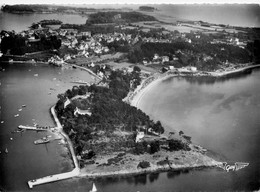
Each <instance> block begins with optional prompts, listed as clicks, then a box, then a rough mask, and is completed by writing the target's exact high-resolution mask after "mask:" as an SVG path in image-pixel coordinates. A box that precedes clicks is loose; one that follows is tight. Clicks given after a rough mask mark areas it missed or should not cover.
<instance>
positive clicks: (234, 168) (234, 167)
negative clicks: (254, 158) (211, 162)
mask: <svg viewBox="0 0 260 192" xmlns="http://www.w3.org/2000/svg"><path fill="white" fill-rule="evenodd" d="M248 165H249V163H243V162H236V163H234V164H229V163H227V162H222V164H220V165H218V167H220V168H222V169H224V170H225V171H227V172H229V171H238V170H239V169H242V168H244V167H247V166H248Z"/></svg>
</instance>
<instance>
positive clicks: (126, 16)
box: [86, 11, 156, 24]
mask: <svg viewBox="0 0 260 192" xmlns="http://www.w3.org/2000/svg"><path fill="white" fill-rule="evenodd" d="M139 21H156V19H155V18H154V17H153V16H149V15H144V14H142V13H139V12H135V11H133V12H117V11H111V12H97V13H93V14H90V15H89V18H88V20H87V22H86V24H101V23H115V22H116V23H117V22H124V23H132V22H139Z"/></svg>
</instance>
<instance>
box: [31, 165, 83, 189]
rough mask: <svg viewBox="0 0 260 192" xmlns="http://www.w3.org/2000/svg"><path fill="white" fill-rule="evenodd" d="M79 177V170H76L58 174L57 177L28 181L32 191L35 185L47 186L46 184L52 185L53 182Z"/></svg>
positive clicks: (51, 176)
mask: <svg viewBox="0 0 260 192" xmlns="http://www.w3.org/2000/svg"><path fill="white" fill-rule="evenodd" d="M78 175H79V169H77V168H75V169H73V170H72V171H70V172H67V173H60V174H56V175H50V176H46V177H42V178H39V179H34V180H30V181H28V185H29V188H30V189H32V188H33V186H35V185H41V184H45V183H51V182H55V181H60V180H64V179H69V178H72V177H75V176H78Z"/></svg>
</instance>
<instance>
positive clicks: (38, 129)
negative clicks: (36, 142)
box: [18, 125, 49, 131]
mask: <svg viewBox="0 0 260 192" xmlns="http://www.w3.org/2000/svg"><path fill="white" fill-rule="evenodd" d="M18 128H19V129H26V130H33V131H47V130H49V128H48V127H40V126H27V125H26V126H25V125H19V126H18Z"/></svg>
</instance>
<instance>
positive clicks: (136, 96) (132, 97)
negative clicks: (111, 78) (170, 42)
mask: <svg viewBox="0 0 260 192" xmlns="http://www.w3.org/2000/svg"><path fill="white" fill-rule="evenodd" d="M259 67H260V64H256V65H249V66H246V67H243V68H239V69H234V70H231V71H223V72H204V71H199V72H196V73H193V76H208V77H216V78H220V77H224V76H228V75H231V74H236V73H242V72H244V71H246V70H250V69H254V68H259ZM179 76H182V77H185V76H191V75H190V74H189V75H187V74H182V73H179V74H174V73H172V72H171V71H170V72H166V73H164V74H158V73H157V74H153V75H152V76H150V77H148V78H147V79H144V80H143V81H142V83H141V85H139V86H138V87H137V88H136V89H135V90H134V92H132V93H130V94H129V95H128V96H127V98H125V99H124V101H126V102H127V103H129V104H130V105H132V106H135V107H137V108H138V104H139V102H140V100H141V99H142V98H143V96H144V95H145V94H146V93H147V92H148V91H149V90H150V89H152V88H153V87H154V86H156V85H157V84H158V83H159V82H160V81H162V80H164V79H167V78H170V77H179Z"/></svg>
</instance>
